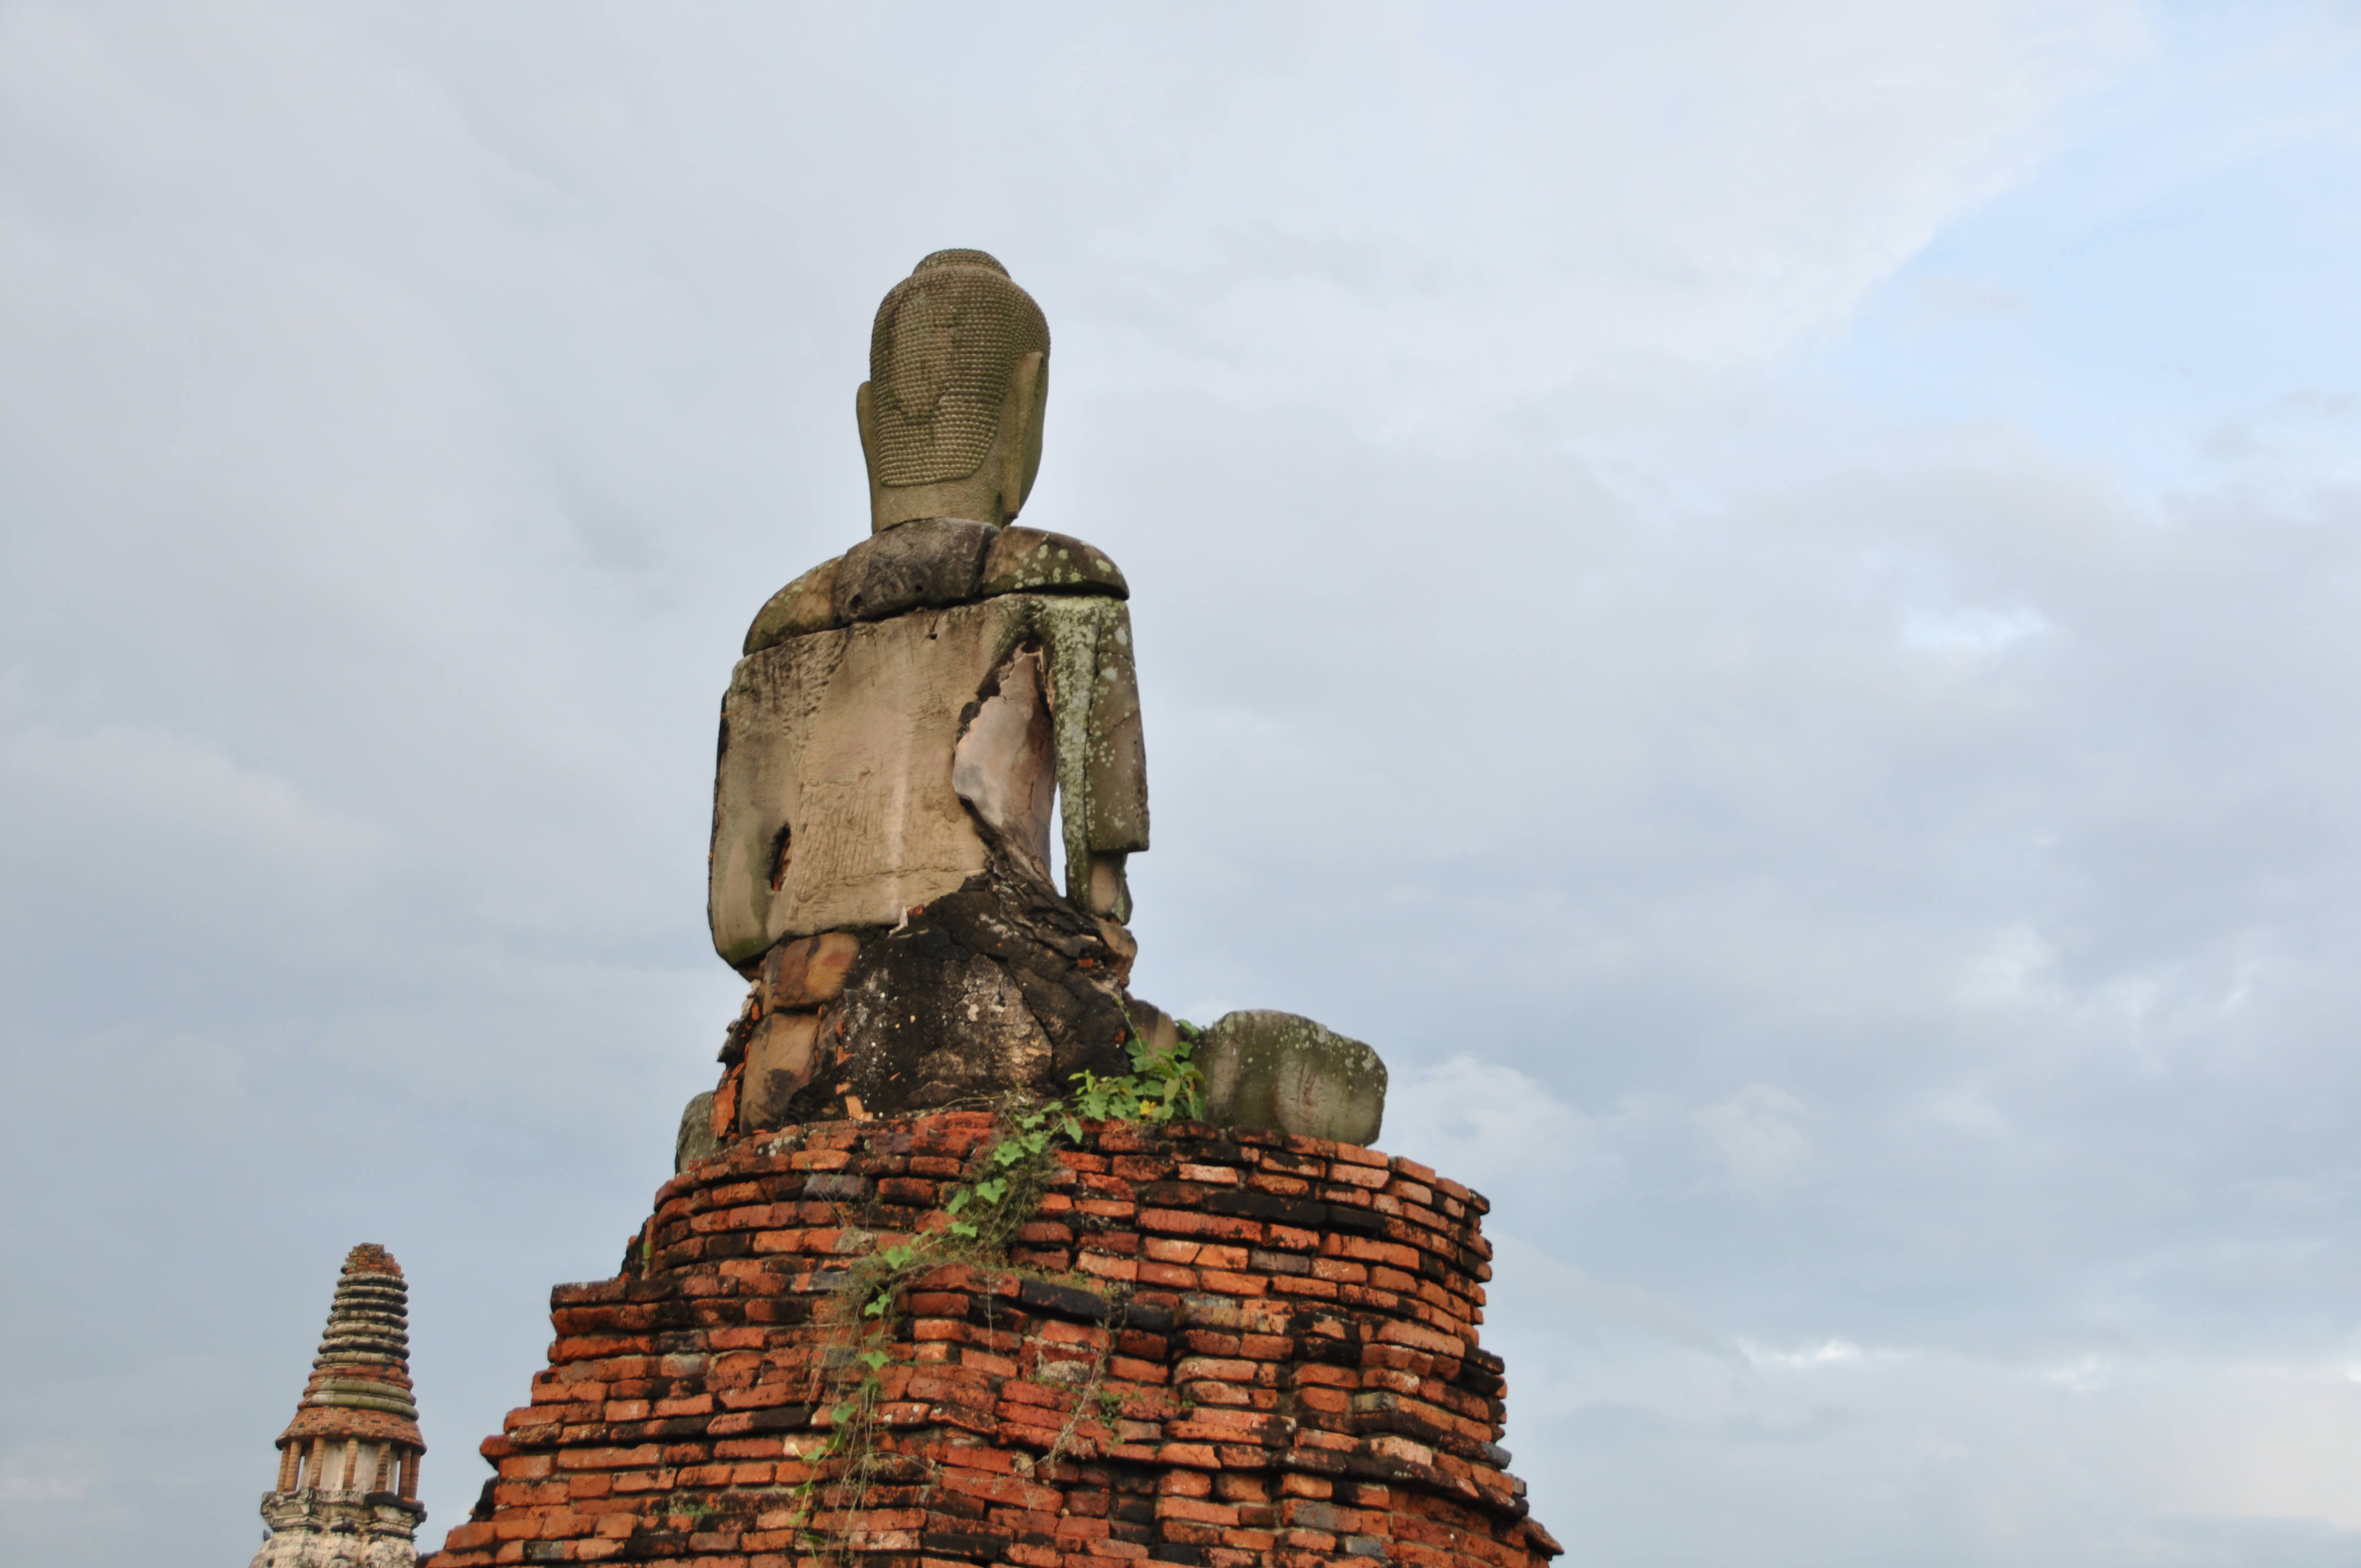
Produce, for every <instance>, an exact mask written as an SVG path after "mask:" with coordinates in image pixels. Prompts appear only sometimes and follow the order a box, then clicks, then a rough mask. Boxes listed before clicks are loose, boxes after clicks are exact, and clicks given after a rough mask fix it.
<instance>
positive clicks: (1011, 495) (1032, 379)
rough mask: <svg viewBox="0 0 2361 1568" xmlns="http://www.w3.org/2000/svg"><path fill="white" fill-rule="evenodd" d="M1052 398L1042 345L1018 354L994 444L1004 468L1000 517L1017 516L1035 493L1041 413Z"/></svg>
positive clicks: (1039, 457)
mask: <svg viewBox="0 0 2361 1568" xmlns="http://www.w3.org/2000/svg"><path fill="white" fill-rule="evenodd" d="M1048 406H1049V356H1048V355H1046V354H1044V353H1042V352H1041V351H1040V350H1039V349H1038V348H1037V349H1034V350H1033V351H1031V352H1030V353H1027V354H1025V355H1021V356H1018V358H1017V361H1016V364H1015V365H1013V366H1011V367H1009V372H1008V390H1007V392H1006V393H1005V395H1004V396H1003V397H1002V399H1001V402H1000V434H999V439H998V440H997V441H996V442H995V443H994V445H995V446H996V447H997V448H998V451H999V455H1000V457H1001V461H1002V462H1003V464H1004V465H1005V467H1004V468H1003V470H1002V473H1001V479H1000V520H1001V521H1003V522H1006V521H1010V520H1012V519H1014V518H1015V517H1016V514H1017V512H1018V511H1019V510H1021V509H1022V508H1023V507H1024V505H1025V498H1026V497H1027V496H1029V495H1031V494H1032V493H1033V477H1034V476H1035V475H1037V474H1038V473H1039V472H1040V471H1041V416H1042V413H1043V411H1045V410H1046V409H1047V408H1048Z"/></svg>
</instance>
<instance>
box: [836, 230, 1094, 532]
mask: <svg viewBox="0 0 2361 1568" xmlns="http://www.w3.org/2000/svg"><path fill="white" fill-rule="evenodd" d="M1048 401H1049V323H1048V322H1047V321H1046V320H1044V319H1043V317H1042V315H1041V307H1040V306H1038V305H1037V304H1035V303H1034V302H1033V296H1032V295H1030V294H1027V292H1026V291H1024V290H1022V289H1020V288H1018V287H1017V286H1016V283H1015V281H1014V280H1011V279H1010V278H1009V276H1008V269H1006V268H1005V267H1003V266H1001V265H1000V263H999V262H997V261H995V260H994V259H993V258H991V257H989V256H986V255H985V254H984V253H983V251H980V250H939V251H936V252H935V253H934V254H933V255H932V256H929V257H928V258H926V259H925V260H923V261H921V262H919V263H918V265H917V267H916V268H914V269H912V270H911V273H910V275H909V276H908V277H907V278H905V279H904V280H902V281H901V282H899V283H897V284H895V286H894V289H893V291H892V292H890V293H888V294H887V295H886V296H885V301H884V303H883V304H881V305H879V306H878V307H877V323H876V325H875V326H874V327H873V328H872V329H871V332H870V335H869V379H868V380H866V381H863V382H862V384H861V390H860V392H859V393H858V394H857V395H856V397H855V398H854V411H855V413H856V415H857V416H858V418H859V420H860V422H861V450H862V456H863V457H864V458H865V459H866V460H867V462H868V465H869V524H870V528H871V530H872V531H873V532H879V533H882V532H884V531H885V530H886V529H889V528H891V527H893V526H894V525H895V523H897V522H908V521H911V520H912V519H914V518H922V517H951V518H961V519H964V520H966V521H972V522H988V523H992V524H994V525H998V524H1001V523H1005V522H1006V521H1009V520H1010V519H1011V518H1013V517H1015V516H1016V513H1017V510H1018V509H1019V508H1021V507H1022V506H1024V504H1025V498H1026V497H1027V495H1029V494H1030V493H1031V492H1032V489H1033V476H1034V475H1035V474H1037V473H1038V472H1039V471H1040V467H1041V413H1042V410H1043V408H1044V406H1045V405H1046V404H1047V403H1048Z"/></svg>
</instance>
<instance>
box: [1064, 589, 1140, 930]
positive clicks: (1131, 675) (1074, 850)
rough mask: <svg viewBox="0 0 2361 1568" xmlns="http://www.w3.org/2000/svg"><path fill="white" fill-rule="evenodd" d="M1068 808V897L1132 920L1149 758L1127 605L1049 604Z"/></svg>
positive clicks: (1082, 600)
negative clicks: (1133, 858)
mask: <svg viewBox="0 0 2361 1568" xmlns="http://www.w3.org/2000/svg"><path fill="white" fill-rule="evenodd" d="M1042 620H1043V630H1044V632H1045V633H1046V637H1045V641H1047V643H1048V644H1049V665H1050V677H1049V682H1050V696H1049V703H1050V715H1051V718H1052V721H1053V722H1054V724H1055V727H1056V734H1057V748H1058V790H1059V794H1060V796H1061V797H1062V802H1063V811H1062V814H1061V815H1062V817H1063V824H1062V825H1063V828H1064V836H1065V843H1066V896H1067V897H1069V898H1071V899H1072V900H1073V901H1074V902H1075V903H1076V904H1078V905H1082V907H1083V908H1085V909H1088V910H1089V911H1090V912H1091V913H1092V914H1093V915H1104V916H1107V917H1109V918H1110V919H1114V920H1119V921H1128V920H1129V919H1130V918H1131V892H1130V889H1129V887H1128V885H1127V884H1126V881H1125V877H1124V861H1125V859H1126V856H1128V855H1130V854H1131V853H1133V852H1134V851H1135V850H1145V849H1147V848H1148V758H1147V752H1146V751H1145V749H1144V748H1143V746H1142V743H1141V739H1140V726H1139V681H1138V676H1137V671H1136V666H1135V664H1134V662H1133V656H1132V643H1131V616H1130V613H1129V611H1127V610H1126V609H1125V607H1124V604H1123V601H1121V600H1120V599H1115V598H1099V597H1096V596H1078V597H1076V598H1071V599H1061V600H1056V601H1051V602H1049V603H1047V604H1045V605H1044V606H1043V615H1042Z"/></svg>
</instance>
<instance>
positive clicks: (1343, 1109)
mask: <svg viewBox="0 0 2361 1568" xmlns="http://www.w3.org/2000/svg"><path fill="white" fill-rule="evenodd" d="M1195 1060H1196V1063H1197V1066H1198V1067H1199V1068H1200V1069H1202V1071H1203V1072H1204V1074H1205V1119H1206V1120H1207V1121H1209V1122H1213V1123H1214V1124H1217V1125H1221V1126H1229V1127H1259V1128H1262V1129H1265V1130H1266V1131H1269V1132H1279V1133H1292V1134H1294V1135H1296V1136H1298V1137H1303V1138H1332V1139H1334V1140H1335V1141H1336V1142H1337V1143H1340V1144H1359V1145H1363V1146H1367V1145H1369V1144H1372V1143H1374V1142H1376V1141H1377V1136H1378V1128H1379V1126H1380V1125H1382V1124H1383V1123H1384V1121H1385V1115H1386V1064H1385V1063H1384V1062H1383V1061H1381V1060H1379V1059H1378V1053H1377V1052H1376V1051H1374V1050H1372V1049H1370V1048H1369V1047H1367V1046H1365V1045H1363V1044H1362V1043H1361V1042H1360V1041H1358V1040H1353V1039H1347V1038H1345V1036H1342V1035H1339V1034H1337V1033H1335V1032H1334V1030H1332V1029H1328V1028H1326V1027H1323V1025H1319V1024H1316V1023H1314V1022H1312V1020H1311V1019H1309V1018H1303V1017H1299V1016H1297V1015H1296V1014H1292V1013H1268V1012H1250V1013H1232V1014H1226V1015H1224V1017H1223V1018H1222V1019H1221V1020H1220V1021H1219V1022H1217V1023H1215V1024H1214V1025H1213V1027H1212V1028H1210V1029H1208V1030H1206V1031H1205V1037H1204V1039H1203V1040H1202V1042H1200V1043H1199V1045H1198V1047H1197V1050H1196V1057H1195Z"/></svg>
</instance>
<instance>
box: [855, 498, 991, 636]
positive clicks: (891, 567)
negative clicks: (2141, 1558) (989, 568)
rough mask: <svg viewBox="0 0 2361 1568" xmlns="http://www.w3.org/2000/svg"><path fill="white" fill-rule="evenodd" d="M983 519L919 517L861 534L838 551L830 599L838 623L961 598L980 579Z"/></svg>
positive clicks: (986, 535) (987, 527)
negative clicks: (871, 532)
mask: <svg viewBox="0 0 2361 1568" xmlns="http://www.w3.org/2000/svg"><path fill="white" fill-rule="evenodd" d="M996 532H999V531H998V530H997V529H995V528H994V527H993V526H992V525H991V524H989V523H983V522H962V521H958V520H957V519H954V518H948V517H922V518H917V519H914V520H912V521H908V522H902V523H896V524H895V525H894V526H893V527H891V528H889V529H887V530H885V532H883V533H878V534H873V535H872V536H871V537H869V538H867V539H864V540H862V542H861V543H858V544H856V545H854V546H853V547H852V548H851V549H850V550H848V551H846V552H845V553H844V554H843V555H842V557H840V561H839V564H838V565H837V569H836V581H835V584H834V586H833V590H832V598H831V604H832V606H833V608H834V609H835V612H836V619H837V620H838V622H839V623H844V622H848V621H855V620H886V619H887V618H888V617H891V616H896V615H899V614H901V613H902V612H903V611H904V610H906V609H920V608H922V607H925V606H929V605H937V606H940V605H954V604H964V603H966V602H967V601H968V600H970V599H972V598H975V597H976V596H977V590H978V587H979V586H980V585H981V584H982V582H983V553H984V552H985V551H986V550H988V549H990V548H991V546H992V536H993V535H994V533H996Z"/></svg>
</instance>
